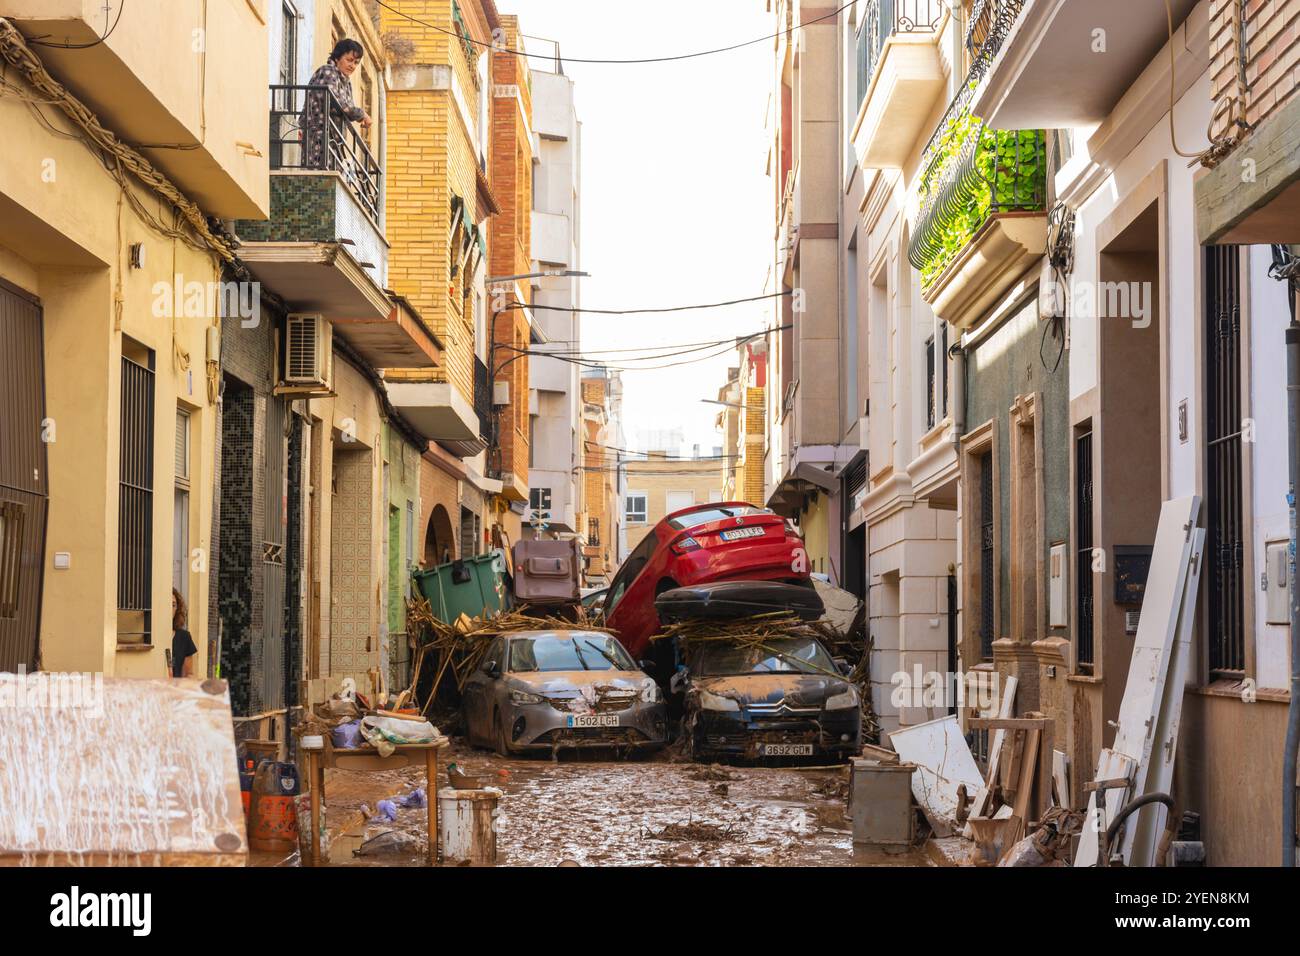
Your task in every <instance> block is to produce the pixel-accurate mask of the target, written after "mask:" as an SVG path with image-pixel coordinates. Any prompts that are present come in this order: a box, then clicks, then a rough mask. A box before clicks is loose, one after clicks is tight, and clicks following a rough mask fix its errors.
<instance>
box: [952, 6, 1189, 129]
mask: <svg viewBox="0 0 1300 956" xmlns="http://www.w3.org/2000/svg"><path fill="white" fill-rule="evenodd" d="M1197 2H1198V0H1169V6H1170V10H1171V11H1172V14H1173V23H1174V27H1175V28H1177V27H1178V25H1179V24H1181V23H1182V22H1183V21H1184V20H1186V19H1187V17H1188V16H1189V15H1190V14H1191V12H1192V10H1193V8H1194V7H1195V6H1196V5H1197ZM1201 15H1202V16H1204V14H1201ZM971 24H972V26H971V32H972V34H974V35H975V36H976V37H978V36H979V34H980V32H981V31H984V32H987V31H988V30H989V29H990V27H992V28H993V29H995V30H996V31H998V32H999V34H1000V35H999V36H998V37H996V39H997V44H998V47H999V50H998V55H997V57H996V58H995V59H994V60H993V61H992V62H991V64H990V68H989V70H988V71H987V75H986V77H985V81H984V83H983V85H982V86H981V88H980V89H979V90H978V91H977V92H976V94H975V98H974V100H973V102H972V104H971V105H972V108H973V110H974V112H975V114H976V115H977V116H982V117H983V118H984V120H985V121H986V122H987V123H988V124H989V125H990V126H992V127H993V128H994V129H1033V128H1039V127H1041V128H1046V129H1063V128H1069V127H1081V126H1093V125H1095V124H1097V123H1100V122H1102V121H1103V120H1105V119H1106V117H1107V116H1109V115H1110V113H1111V111H1112V110H1113V109H1114V107H1115V104H1116V103H1118V102H1119V100H1120V97H1122V96H1123V95H1124V92H1125V91H1126V90H1127V89H1128V88H1129V87H1130V86H1132V85H1133V82H1134V80H1136V79H1137V77H1138V76H1139V75H1140V74H1141V73H1142V71H1143V70H1144V69H1146V67H1147V65H1148V64H1149V63H1150V62H1151V60H1152V59H1153V58H1154V57H1155V56H1156V54H1158V53H1159V52H1160V50H1161V48H1162V47H1163V46H1164V45H1165V44H1166V42H1168V38H1169V32H1168V31H1169V27H1168V20H1167V18H1166V13H1165V4H1164V3H1163V2H1137V3H1135V2H1134V0H1086V2H1079V0H976V4H975V12H974V15H973V16H972V18H971ZM1099 45H1102V46H1101V48H1099ZM1164 95H1165V99H1166V101H1167V99H1168V91H1167V90H1166V92H1165V94H1164ZM1167 105H1168V103H1167V102H1166V106H1167Z"/></svg>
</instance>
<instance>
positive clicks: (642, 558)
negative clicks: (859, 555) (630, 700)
mask: <svg viewBox="0 0 1300 956" xmlns="http://www.w3.org/2000/svg"><path fill="white" fill-rule="evenodd" d="M721 581H779V582H785V583H789V584H798V585H802V586H804V587H808V588H811V587H812V586H813V583H812V578H811V577H809V573H808V556H807V552H806V551H805V550H804V543H803V539H802V538H801V537H800V536H799V534H798V532H797V531H795V530H794V528H793V527H792V526H790V525H789V524H787V523H786V521H785V519H783V518H781V517H780V516H779V515H777V514H776V513H775V512H773V511H771V510H770V509H767V508H758V507H755V506H754V505H751V504H747V503H746V502H743V501H722V502H710V503H708V504H700V505H694V506H692V507H690V508H683V509H682V510H681V511H675V512H673V513H672V514H670V515H668V516H667V517H665V518H664V519H663V520H661V521H660V522H659V523H658V524H656V525H655V526H654V528H653V529H651V531H650V533H649V534H647V535H646V536H645V538H643V539H642V541H641V543H640V544H638V545H637V546H636V548H635V550H633V551H632V553H631V554H629V555H628V557H627V560H626V561H624V562H623V564H622V566H621V567H620V568H619V569H618V571H617V572H616V573H615V575H614V579H613V580H612V581H611V582H610V585H609V588H608V591H607V594H606V597H605V602H604V608H603V614H604V620H605V623H606V624H607V625H608V626H609V627H610V628H612V629H613V630H614V631H615V633H617V635H618V638H619V640H620V641H621V642H622V644H623V646H624V647H625V648H626V649H627V651H628V653H629V654H631V655H632V656H633V657H634V658H637V659H641V658H643V657H646V656H648V655H647V649H648V648H649V645H650V636H651V635H652V634H654V633H655V632H656V631H658V630H659V626H660V621H659V615H658V613H657V612H656V611H655V598H656V597H658V596H659V595H661V594H663V593H664V592H665V591H668V590H672V589H673V588H679V587H690V586H694V585H700V584H713V583H716V582H721Z"/></svg>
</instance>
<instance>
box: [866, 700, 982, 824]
mask: <svg viewBox="0 0 1300 956" xmlns="http://www.w3.org/2000/svg"><path fill="white" fill-rule="evenodd" d="M889 740H890V743H892V744H893V745H894V750H896V751H897V752H898V755H899V757H900V758H902V760H904V761H905V762H907V763H912V764H915V765H916V771H915V772H914V773H913V774H912V795H913V796H914V797H915V798H916V802H917V803H918V804H920V805H921V809H922V810H924V811H925V816H926V819H927V820H929V821H930V826H932V827H933V828H934V832H935V835H936V836H949V835H951V833H952V830H953V827H954V826H955V825H956V818H957V788H958V787H959V786H960V785H962V784H965V785H966V793H967V794H968V795H969V796H970V797H971V798H972V800H973V799H974V798H976V797H978V796H979V794H980V792H981V791H982V789H983V787H984V779H983V778H982V777H981V776H980V772H979V767H977V766H976V765H975V758H974V757H972V756H971V752H970V747H968V746H966V740H965V738H964V737H963V736H962V733H961V726H960V725H959V724H958V723H957V717H956V715H953V714H949V715H948V716H947V717H941V718H939V719H938V720H930V721H927V722H925V723H924V724H916V725H915V726H912V727H906V728H903V729H902V730H896V731H894V732H893V733H891V734H890V735H889Z"/></svg>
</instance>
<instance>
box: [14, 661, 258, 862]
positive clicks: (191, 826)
mask: <svg viewBox="0 0 1300 956" xmlns="http://www.w3.org/2000/svg"><path fill="white" fill-rule="evenodd" d="M54 681H58V682H59V683H57V684H56V683H54ZM3 682H4V684H3V688H5V689H10V690H14V691H19V690H21V692H22V693H24V694H35V693H40V692H41V690H40V689H41V688H42V687H45V688H47V689H48V688H53V687H56V686H57V687H59V688H60V690H59V691H58V692H57V693H54V694H49V692H48V690H47V691H46V693H47V695H48V696H47V697H46V699H45V703H44V704H43V705H42V706H0V767H3V768H4V772H3V773H0V807H2V808H3V812H0V858H3V860H4V862H15V861H17V862H37V861H41V862H48V861H55V862H57V861H60V860H64V861H69V862H86V863H94V862H111V863H113V864H116V865H123V864H126V865H141V864H143V865H164V866H167V865H184V864H187V863H193V862H196V861H198V862H201V863H204V864H208V863H212V864H217V865H219V864H223V863H229V862H237V863H238V862H244V861H246V860H247V855H248V840H247V833H246V827H245V822H244V810H243V804H242V801H241V800H240V793H239V771H238V767H237V764H236V762H235V741H234V733H233V724H232V722H231V712H230V694H229V692H228V689H227V685H226V682H225V681H220V680H200V679H198V678H177V679H170V678H165V677H162V678H144V679H127V678H114V677H102V676H101V675H57V674H50V673H46V672H38V673H33V674H26V675H21V676H20V675H14V674H6V675H3ZM96 688H97V690H96ZM74 690H75V691H76V692H75V693H73V691H74ZM28 699H31V698H28Z"/></svg>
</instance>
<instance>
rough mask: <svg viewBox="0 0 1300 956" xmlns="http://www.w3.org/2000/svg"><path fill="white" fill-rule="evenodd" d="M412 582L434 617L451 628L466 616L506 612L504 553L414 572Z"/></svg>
mask: <svg viewBox="0 0 1300 956" xmlns="http://www.w3.org/2000/svg"><path fill="white" fill-rule="evenodd" d="M411 579H412V580H413V581H414V582H415V586H416V588H417V589H418V590H419V592H420V593H421V594H423V595H424V597H425V599H426V600H428V602H429V607H430V609H432V611H433V616H434V617H436V618H437V619H438V620H440V621H443V622H444V623H447V624H451V623H452V622H454V621H455V620H456V618H458V617H460V615H462V614H465V615H467V616H469V617H492V616H494V615H496V614H499V613H501V611H503V610H505V609H506V562H505V555H504V554H503V553H502V552H500V551H490V552H488V553H487V554H480V555H476V556H475V557H472V558H462V559H460V560H458V561H448V562H447V563H446V564H440V565H438V566H437V567H433V568H429V569H428V570H427V571H413V572H411Z"/></svg>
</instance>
